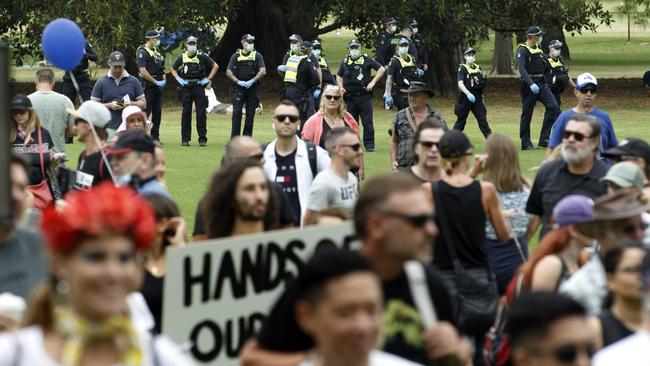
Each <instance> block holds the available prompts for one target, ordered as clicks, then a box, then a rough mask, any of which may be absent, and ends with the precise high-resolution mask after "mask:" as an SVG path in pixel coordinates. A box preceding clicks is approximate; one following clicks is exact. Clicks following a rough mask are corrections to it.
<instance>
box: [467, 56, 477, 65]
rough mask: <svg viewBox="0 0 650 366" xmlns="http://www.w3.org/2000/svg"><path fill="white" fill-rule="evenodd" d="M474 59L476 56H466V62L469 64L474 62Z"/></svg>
mask: <svg viewBox="0 0 650 366" xmlns="http://www.w3.org/2000/svg"><path fill="white" fill-rule="evenodd" d="M474 61H476V58H475V57H474V56H465V62H467V63H468V64H473V63H474Z"/></svg>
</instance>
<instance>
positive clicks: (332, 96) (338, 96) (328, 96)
mask: <svg viewBox="0 0 650 366" xmlns="http://www.w3.org/2000/svg"><path fill="white" fill-rule="evenodd" d="M325 99H327V100H332V99H334V100H339V99H341V96H340V95H326V96H325Z"/></svg>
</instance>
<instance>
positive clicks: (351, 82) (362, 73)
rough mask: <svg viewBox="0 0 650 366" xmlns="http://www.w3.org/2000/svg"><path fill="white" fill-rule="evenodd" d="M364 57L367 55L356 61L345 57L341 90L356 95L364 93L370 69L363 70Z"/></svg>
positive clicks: (368, 80) (368, 81)
mask: <svg viewBox="0 0 650 366" xmlns="http://www.w3.org/2000/svg"><path fill="white" fill-rule="evenodd" d="M366 57H368V55H366V54H364V55H363V56H361V57H359V58H358V59H356V60H353V59H352V58H350V56H348V57H346V58H345V60H343V61H344V62H345V69H344V70H343V88H345V90H346V91H347V92H348V93H350V92H352V93H358V92H364V91H366V86H367V85H368V83H370V68H369V67H366V68H364V67H363V65H364V64H365V63H366Z"/></svg>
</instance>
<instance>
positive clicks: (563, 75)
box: [546, 39, 576, 108]
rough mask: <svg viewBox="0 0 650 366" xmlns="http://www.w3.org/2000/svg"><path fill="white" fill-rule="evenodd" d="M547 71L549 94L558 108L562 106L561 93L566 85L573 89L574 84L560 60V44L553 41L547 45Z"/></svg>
mask: <svg viewBox="0 0 650 366" xmlns="http://www.w3.org/2000/svg"><path fill="white" fill-rule="evenodd" d="M548 51H549V52H548V53H549V58H548V69H547V71H548V72H547V73H546V83H547V84H548V87H549V89H551V93H553V96H554V97H555V101H556V102H557V106H558V108H559V107H560V106H561V105H562V99H561V98H560V97H561V96H562V93H563V92H564V89H565V88H566V86H567V84H571V87H572V88H574V89H575V87H576V84H575V83H574V82H573V80H571V77H569V68H568V67H566V65H565V64H564V60H563V59H562V56H560V55H561V54H562V42H560V41H558V40H557V39H554V40H552V41H551V43H549V44H548Z"/></svg>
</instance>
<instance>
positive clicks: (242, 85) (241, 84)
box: [237, 80, 246, 88]
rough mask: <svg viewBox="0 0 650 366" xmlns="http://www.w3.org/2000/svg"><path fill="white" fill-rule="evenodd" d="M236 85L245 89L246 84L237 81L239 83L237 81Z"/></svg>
mask: <svg viewBox="0 0 650 366" xmlns="http://www.w3.org/2000/svg"><path fill="white" fill-rule="evenodd" d="M237 85H239V86H241V87H242V88H245V87H246V82H245V81H242V80H239V81H237Z"/></svg>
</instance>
